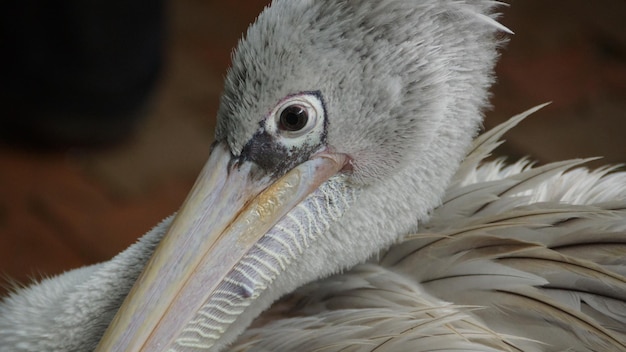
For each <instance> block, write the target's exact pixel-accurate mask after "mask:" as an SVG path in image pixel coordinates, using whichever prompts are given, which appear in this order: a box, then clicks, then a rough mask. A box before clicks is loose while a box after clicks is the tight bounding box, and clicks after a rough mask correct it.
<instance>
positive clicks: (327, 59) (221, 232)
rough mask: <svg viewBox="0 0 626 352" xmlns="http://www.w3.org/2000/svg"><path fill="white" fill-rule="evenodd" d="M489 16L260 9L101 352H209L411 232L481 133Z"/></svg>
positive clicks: (293, 4) (321, 4)
mask: <svg viewBox="0 0 626 352" xmlns="http://www.w3.org/2000/svg"><path fill="white" fill-rule="evenodd" d="M496 5H497V2H494V1H478V0H475V1H469V0H468V1H458V0H454V1H453V0H446V1H439V0H427V1H412V0H382V1H352V0H301V1H293V0H276V1H274V3H273V4H272V5H271V6H269V7H267V8H266V9H265V10H264V11H263V13H262V14H261V15H260V16H259V17H258V19H257V20H256V22H255V23H254V24H253V25H252V26H251V27H250V28H249V30H248V32H247V34H246V36H245V38H244V39H242V40H241V41H240V43H239V44H238V47H237V48H236V50H235V52H234V54H233V60H232V67H231V68H230V70H229V71H228V74H227V76H226V81H225V88H224V94H223V96H222V100H221V105H220V109H219V112H218V124H217V129H216V138H215V143H214V144H213V147H212V151H211V155H210V157H209V160H208V162H207V164H206V165H205V167H204V169H203V171H202V173H201V174H200V176H199V177H198V180H197V181H196V184H195V186H194V188H193V190H192V191H191V193H190V195H189V196H188V198H187V200H186V201H185V203H184V205H183V206H182V207H181V210H180V211H179V212H178V214H177V215H176V218H175V219H174V221H173V223H172V224H171V226H170V228H169V230H168V233H167V234H166V235H165V237H164V239H163V240H162V242H161V243H160V245H159V247H158V248H157V250H156V251H155V253H154V255H153V256H152V258H151V260H150V261H149V262H148V264H147V266H146V268H145V269H144V271H143V273H142V275H141V276H140V277H139V279H138V280H137V282H136V284H135V286H134V287H133V289H132V290H131V292H130V293H129V295H128V297H127V298H126V300H125V302H124V304H123V305H122V307H121V308H120V310H119V312H118V314H117V315H116V317H115V319H114V320H113V322H112V323H111V326H110V327H109V329H108V330H107V332H106V333H105V336H104V338H103V340H102V341H101V343H100V345H99V348H100V350H106V351H109V350H124V351H137V350H142V349H145V350H149V351H153V350H173V351H187V350H190V351H191V350H220V349H221V348H223V347H224V346H226V345H227V344H228V343H229V342H231V341H232V340H233V339H234V338H235V337H236V336H237V335H238V334H239V333H241V331H243V329H245V328H246V327H247V326H248V324H250V322H251V321H252V319H254V317H255V316H257V315H258V314H259V313H260V312H261V311H262V310H263V309H265V308H267V307H268V306H269V305H270V304H271V303H272V302H273V301H274V300H276V299H277V298H279V297H280V296H281V295H283V294H285V293H287V292H290V291H291V290H293V289H295V288H296V287H298V286H300V285H303V284H305V283H307V282H310V281H312V280H315V279H317V278H320V277H323V276H326V275H329V274H331V273H334V272H337V271H340V270H343V269H345V268H348V267H350V266H352V265H355V264H356V263H358V262H361V261H363V260H366V259H367V258H368V257H370V256H372V255H373V254H374V253H376V252H377V251H379V250H380V249H383V248H385V247H387V246H389V245H391V244H392V243H394V242H395V241H397V240H398V239H399V238H401V237H402V236H403V235H405V234H407V233H409V232H410V231H414V230H415V229H416V228H417V226H418V224H419V223H420V221H422V220H424V219H426V218H427V216H428V213H429V212H430V211H431V210H432V209H433V208H434V207H436V206H437V205H438V204H439V202H440V200H441V197H442V196H443V194H444V192H445V188H446V185H447V183H448V181H449V180H450V178H451V177H452V175H453V174H454V172H455V170H456V168H457V167H458V165H459V163H460V161H461V159H462V158H463V156H464V154H465V151H466V148H467V147H468V145H469V143H470V142H471V139H472V138H473V136H474V135H475V133H476V132H477V130H478V127H479V124H480V121H481V119H482V110H483V109H484V107H485V105H486V104H487V90H488V88H489V86H490V85H491V83H492V80H493V76H492V70H493V65H494V63H495V61H496V60H495V59H496V56H497V53H496V49H497V46H498V42H499V41H498V40H497V39H496V37H495V33H496V32H497V31H498V30H502V29H503V28H504V27H502V26H501V25H499V24H498V23H497V22H496V21H495V20H494V19H493V17H494V15H493V8H494V7H495V6H496Z"/></svg>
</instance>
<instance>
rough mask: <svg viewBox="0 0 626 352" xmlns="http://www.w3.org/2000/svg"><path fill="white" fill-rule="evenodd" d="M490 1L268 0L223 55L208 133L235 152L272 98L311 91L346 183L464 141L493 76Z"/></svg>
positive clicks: (366, 179)
mask: <svg viewBox="0 0 626 352" xmlns="http://www.w3.org/2000/svg"><path fill="white" fill-rule="evenodd" d="M495 5H496V2H494V1H435V0H430V1H412V0H384V1H349V0H343V1H337V0H334V1H330V0H328V1H319V0H315V1H312V0H307V1H286V0H278V1H274V3H273V4H272V6H271V7H269V8H267V9H266V10H265V11H264V12H263V13H262V14H261V15H260V16H259V18H258V20H257V21H256V23H255V24H254V25H252V26H251V27H250V29H249V30H248V33H247V36H246V38H245V39H243V40H242V41H241V42H240V43H239V46H238V48H237V49H236V51H235V52H234V55H233V65H232V68H231V69H230V71H229V72H228V75H227V78H226V86H225V91H224V95H223V98H222V104H221V107H220V110H219V113H218V117H219V123H218V129H217V132H216V138H217V139H218V140H227V142H228V143H229V145H230V147H231V150H232V152H233V154H235V155H237V154H238V153H239V152H240V151H241V150H242V148H243V146H244V145H245V143H246V142H247V141H248V140H249V139H250V138H251V136H252V135H253V133H254V132H255V131H256V129H257V128H258V121H260V120H261V119H262V118H264V117H265V116H266V115H267V113H268V112H269V111H270V110H271V109H272V108H273V107H274V106H275V105H276V104H277V103H278V101H280V100H281V99H283V98H284V97H285V96H287V95H290V94H296V93H299V92H302V91H312V90H319V91H321V93H322V95H323V97H324V99H325V102H326V106H327V108H328V119H329V125H330V128H329V131H328V133H329V145H330V146H331V147H332V148H334V149H335V150H337V151H339V152H343V153H346V154H349V155H350V156H351V157H352V159H353V161H354V165H353V166H354V174H353V180H355V181H357V182H360V183H369V182H371V181H372V180H376V179H378V180H380V179H382V178H385V177H387V176H389V174H390V173H392V172H393V170H395V169H397V168H398V167H400V166H402V165H403V164H405V163H407V162H408V161H409V160H407V159H408V158H409V156H411V155H415V154H416V152H419V151H421V150H427V149H429V148H430V147H431V146H433V143H432V141H433V139H435V138H441V137H443V138H447V139H449V140H450V142H451V143H459V144H463V145H465V144H467V143H469V141H470V139H471V137H472V136H473V135H474V133H473V131H474V130H476V128H477V126H478V121H479V120H480V118H481V109H482V108H483V107H484V106H485V105H486V100H487V93H486V90H487V88H488V87H489V86H490V84H491V83H492V80H493V79H492V74H491V71H492V66H493V63H494V61H495V60H494V59H495V55H496V51H495V48H496V43H497V41H494V40H493V32H494V29H495V26H494V23H496V22H495V21H493V22H491V23H490V22H489V20H490V19H491V18H490V17H488V16H485V15H484V14H489V13H490V12H491V10H490V9H491V8H492V7H494V6H495ZM450 125H454V126H450ZM457 126H458V128H457ZM468 131H469V133H468ZM459 132H460V133H459ZM461 134H462V135H464V136H463V137H461V136H460V135H461ZM454 147H455V146H453V148H454ZM455 149H461V150H462V149H463V148H462V147H461V148H459V147H456V148H455ZM457 154H459V156H460V155H462V154H463V153H462V151H461V152H459V153H457ZM457 159H458V158H457ZM411 161H413V160H411Z"/></svg>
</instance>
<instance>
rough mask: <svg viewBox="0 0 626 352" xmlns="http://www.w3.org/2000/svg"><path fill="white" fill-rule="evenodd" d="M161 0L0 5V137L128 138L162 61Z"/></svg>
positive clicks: (86, 141) (34, 140)
mask: <svg viewBox="0 0 626 352" xmlns="http://www.w3.org/2000/svg"><path fill="white" fill-rule="evenodd" d="M163 27H164V26H163V2H162V1H161V0H134V1H131V0H73V1H53V2H50V1H45V0H24V1H10V2H5V3H3V4H2V5H1V6H0V53H1V54H0V108H1V110H0V138H2V139H4V140H5V142H10V143H17V144H21V145H24V146H29V147H66V146H75V145H80V146H100V145H108V144H111V143H115V142H117V141H120V140H122V139H124V138H125V137H127V136H128V135H129V134H130V133H131V132H132V130H133V127H134V125H135V124H136V123H137V120H138V119H139V118H140V117H141V115H142V110H143V107H144V106H145V103H146V102H147V98H148V97H149V96H150V93H151V91H152V88H153V86H154V84H155V81H156V80H157V77H158V73H159V70H160V67H161V61H162V42H163V41H162V37H163Z"/></svg>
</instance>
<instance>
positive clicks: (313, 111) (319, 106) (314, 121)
mask: <svg viewBox="0 0 626 352" xmlns="http://www.w3.org/2000/svg"><path fill="white" fill-rule="evenodd" d="M318 94H319V93H310V92H305V93H301V94H298V95H293V96H290V97H287V98H286V99H285V100H283V101H282V102H281V103H280V105H278V107H276V110H274V112H273V113H272V116H273V119H274V123H273V124H272V125H271V126H272V129H274V128H275V130H274V131H276V132H277V133H278V134H280V135H281V137H283V138H287V139H294V138H298V137H301V136H305V135H306V136H309V134H310V133H312V132H313V131H317V132H316V133H319V134H320V135H321V133H322V131H321V129H323V121H324V103H323V102H322V100H321V97H320V96H318ZM307 138H308V137H307ZM294 141H295V140H294ZM294 143H295V142H294Z"/></svg>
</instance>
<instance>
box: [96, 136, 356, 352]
mask: <svg viewBox="0 0 626 352" xmlns="http://www.w3.org/2000/svg"><path fill="white" fill-rule="evenodd" d="M344 163H345V158H343V157H342V156H340V155H323V156H320V157H316V158H313V159H311V160H309V161H307V162H304V163H302V164H300V165H299V166H297V167H295V168H294V169H293V170H291V171H290V172H288V173H287V174H286V175H284V176H283V177H281V178H280V179H278V180H272V179H271V177H269V176H265V177H264V176H263V174H262V173H261V172H260V170H259V169H258V168H257V167H256V166H255V165H254V164H252V163H251V162H244V163H242V164H241V165H234V163H233V160H232V156H231V154H230V152H229V151H228V150H227V148H226V147H224V146H223V145H221V144H217V145H216V146H215V147H214V148H213V151H212V152H211V156H210V157H209V160H208V162H207V163H206V165H205V167H204V169H203V171H202V172H201V174H200V176H199V178H198V180H197V181H196V184H195V185H194V187H193V189H192V191H191V193H190V195H189V196H188V198H187V200H186V201H185V203H184V204H183V206H182V208H181V210H180V211H179V213H178V214H177V215H176V218H175V219H174V221H173V222H172V225H171V227H170V229H169V231H168V233H167V234H166V235H165V237H164V238H163V240H162V241H161V243H160V244H159V246H158V248H157V249H156V251H155V252H154V254H153V256H152V258H151V259H150V261H149V262H148V264H147V265H146V267H145V268H144V271H143V272H142V274H141V275H140V277H139V279H138V280H137V282H136V283H135V285H134V286H133V288H132V289H131V291H130V293H129V294H128V296H127V297H126V300H125V301H124V303H123V304H122V306H121V308H120V309H119V311H118V312H117V315H116V316H115V318H114V319H113V321H112V323H111V325H110V326H109V328H108V329H107V331H106V332H105V334H104V337H103V338H102V340H101V341H100V344H99V345H98V348H97V349H96V351H129V352H130V351H166V350H170V348H172V346H173V344H174V342H175V340H176V339H177V338H178V337H179V336H180V335H181V332H182V330H183V329H184V327H185V325H186V324H187V323H189V322H190V321H191V320H192V319H193V317H194V316H195V315H196V314H197V313H198V311H199V310H201V308H202V307H203V305H205V304H206V302H207V300H208V299H209V298H210V297H211V296H212V295H213V294H214V293H215V291H216V289H217V288H218V285H220V283H223V281H224V279H225V277H226V276H227V275H228V273H229V272H231V270H232V269H233V268H234V267H235V266H236V264H237V263H238V262H239V261H240V260H241V258H242V257H243V256H244V255H245V254H246V253H247V252H248V251H249V250H250V249H251V248H252V247H253V246H254V244H255V243H257V241H258V240H259V239H260V238H261V237H262V236H263V235H264V234H265V233H266V232H268V231H269V230H270V229H271V228H272V226H274V224H276V223H277V222H278V221H279V220H280V219H281V218H282V217H283V216H284V215H285V214H286V213H287V212H289V210H291V209H292V208H293V207H294V206H296V205H297V204H298V203H300V202H301V201H302V200H303V199H304V198H306V196H307V195H308V194H309V193H311V192H312V191H313V190H315V189H316V188H317V187H318V186H319V185H320V184H321V183H323V182H324V181H326V180H327V179H328V178H330V177H331V176H333V175H334V174H336V173H337V172H338V171H339V170H341V168H342V167H343V166H344ZM244 294H245V292H244Z"/></svg>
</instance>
